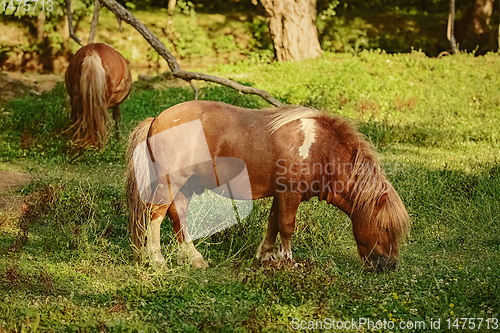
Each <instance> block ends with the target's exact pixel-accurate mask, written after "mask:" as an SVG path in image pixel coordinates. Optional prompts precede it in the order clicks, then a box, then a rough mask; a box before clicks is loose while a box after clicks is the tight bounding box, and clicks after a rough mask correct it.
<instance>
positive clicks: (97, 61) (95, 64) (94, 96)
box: [73, 52, 111, 149]
mask: <svg viewBox="0 0 500 333" xmlns="http://www.w3.org/2000/svg"><path fill="white" fill-rule="evenodd" d="M80 89H81V92H82V107H83V112H82V114H81V115H80V117H79V119H77V120H76V123H75V124H74V125H75V132H74V134H73V139H74V142H75V144H76V145H77V146H78V147H82V148H84V147H87V146H95V147H97V148H98V149H101V148H103V146H104V144H105V143H106V140H107V137H108V133H109V127H110V125H111V119H110V116H109V114H108V107H107V103H106V71H105V70H104V67H103V66H102V61H101V57H100V56H99V54H98V53H97V52H91V53H90V54H89V55H87V57H85V59H84V60H83V62H82V74H81V76H80Z"/></svg>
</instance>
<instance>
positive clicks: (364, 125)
mask: <svg viewBox="0 0 500 333" xmlns="http://www.w3.org/2000/svg"><path fill="white" fill-rule="evenodd" d="M209 71H210V73H212V74H217V75H221V76H226V77H230V78H232V79H234V80H237V81H239V82H242V83H245V84H251V85H253V86H256V87H258V88H262V89H265V90H268V91H269V92H271V93H272V94H274V95H275V96H277V97H278V98H279V99H280V100H282V101H283V102H286V103H291V104H304V105H310V106H314V107H317V108H321V109H326V110H330V111H331V112H336V113H340V114H343V115H345V116H348V117H351V118H354V119H355V120H356V121H358V122H359V127H360V129H361V131H362V132H363V133H365V134H366V135H367V136H368V137H369V138H370V140H372V142H373V143H374V144H375V146H376V147H377V149H378V151H379V152H380V155H381V159H382V163H383V164H384V167H385V168H386V171H387V174H388V177H389V179H390V180H391V182H392V183H393V185H394V187H395V188H396V190H397V191H398V193H399V194H400V196H401V198H402V199H403V201H404V202H405V204H406V207H407V209H408V212H409V213H410V215H411V217H412V220H413V227H412V233H411V235H410V237H409V238H408V239H407V240H406V242H405V243H404V244H402V246H401V250H400V251H401V266H400V269H399V270H398V271H396V272H390V273H383V274H370V273H367V272H365V271H364V270H363V268H362V267H361V263H360V261H359V259H358V256H357V252H356V246H355V242H354V238H353V236H352V232H351V225H350V221H349V219H348V218H347V217H346V216H345V214H343V213H342V212H340V211H339V210H337V209H336V208H335V207H330V206H328V205H326V204H325V203H322V202H318V201H317V200H311V201H310V202H308V203H303V204H302V205H301V206H300V209H299V212H298V213H297V230H296V233H295V235H294V236H293V250H294V254H295V256H296V257H297V258H298V259H299V260H300V262H301V263H302V265H301V266H300V267H299V268H297V269H278V270H273V269H269V268H261V267H260V266H259V263H258V262H256V260H254V259H253V256H254V253H255V250H256V248H257V246H258V244H259V242H260V240H261V238H262V234H263V232H264V231H265V227H266V223H267V222H266V218H267V215H268V213H269V209H270V205H271V201H270V200H269V199H263V200H260V201H257V202H255V204H254V205H255V209H254V211H253V212H252V214H251V215H250V216H249V217H248V218H247V219H246V220H244V221H242V222H241V223H239V224H237V225H235V226H233V227H232V228H229V229H227V230H224V231H222V232H221V233H218V234H215V235H213V236H211V237H209V238H207V239H204V240H202V241H200V242H199V244H198V246H197V247H198V249H199V251H200V252H201V253H202V254H203V255H204V257H205V258H207V259H209V260H210V267H209V268H208V269H206V270H195V269H191V268H189V267H178V266H177V265H176V261H175V255H176V253H175V248H176V246H175V245H176V243H175V241H174V239H173V235H172V230H171V228H170V226H169V223H168V221H165V222H164V226H163V233H162V240H163V248H162V250H163V253H164V255H165V256H166V259H167V261H168V262H169V267H170V268H171V270H170V271H169V272H157V271H153V270H150V269H148V268H147V267H143V266H140V265H138V264H137V263H136V262H135V261H134V260H133V257H132V252H131V249H130V247H129V244H128V238H127V231H126V225H125V222H126V211H125V204H124V202H125V201H124V187H123V179H124V178H123V177H124V151H125V148H126V140H125V139H123V140H122V141H120V142H116V141H112V142H111V143H110V144H109V145H108V147H107V148H106V150H105V151H104V152H103V153H96V152H93V151H88V152H86V153H85V154H84V155H83V156H82V157H80V158H79V159H77V160H76V161H74V162H72V161H71V158H72V154H71V145H70V143H69V142H68V141H67V140H66V138H65V137H64V135H62V134H61V131H62V129H64V128H65V126H66V125H67V122H68V119H67V112H68V110H67V107H66V105H65V90H64V87H63V86H61V85H60V86H58V87H56V88H55V89H54V90H53V91H52V92H49V93H46V94H43V95H42V96H34V95H33V96H26V97H24V98H22V99H18V100H14V101H12V102H10V103H9V104H7V105H4V106H1V107H0V128H1V131H0V158H1V162H0V169H3V170H21V171H29V172H31V173H32V174H33V175H37V176H38V177H39V178H40V180H38V181H35V182H33V183H31V184H29V185H28V186H26V187H25V188H23V189H22V190H20V191H19V192H17V193H11V194H18V195H23V196H25V197H26V198H27V200H30V201H31V202H33V205H32V207H33V208H32V211H31V212H29V214H27V215H28V217H29V218H28V219H27V220H26V222H25V223H24V224H23V223H21V222H20V221H19V220H18V219H16V218H15V216H12V215H9V214H8V211H6V210H3V211H1V210H0V213H1V214H2V215H0V298H1V299H2V300H3V301H2V302H0V327H2V329H3V330H7V331H11V330H12V331H25V332H28V331H37V330H39V331H79V330H81V331H105V332H121V331H131V332H134V331H137V332H139V331H145V332H154V331H174V332H177V331H183V332H184V331H190V332H198V331H218V332H233V331H238V332H246V331H256V332H266V331H293V329H292V320H293V318H298V319H299V320H300V321H302V320H304V321H315V320H323V319H325V318H334V319H335V320H342V321H350V320H351V319H354V320H358V319H359V318H369V319H370V320H373V321H377V320H379V319H380V320H382V321H384V320H385V321H387V322H388V321H392V322H394V323H395V327H396V328H395V329H392V331H399V329H398V328H397V327H398V325H399V323H400V322H402V321H404V322H405V323H406V322H408V321H424V322H425V325H426V329H425V330H420V331H430V322H431V321H435V320H438V319H440V320H441V328H440V330H441V331H448V321H447V320H448V319H449V323H450V324H455V323H456V324H457V325H459V327H460V328H461V327H462V325H463V324H464V323H463V319H461V318H483V322H482V326H481V328H480V329H479V330H478V331H489V330H488V328H487V326H486V325H487V322H486V320H487V319H488V320H489V322H488V324H489V325H490V330H491V329H492V328H493V325H494V322H496V321H495V320H496V319H492V318H498V317H499V312H500V307H499V304H500V289H499V288H500V286H499V282H498V280H499V273H500V267H499V262H500V259H499V258H500V236H499V235H500V206H499V204H498V203H499V202H500V142H499V137H498V133H499V132H498V128H499V124H500V94H498V88H499V87H500V77H499V76H498V75H496V73H498V72H500V60H499V59H498V56H496V55H488V56H485V57H478V58H474V57H471V56H467V55H460V56H454V57H445V58H443V59H429V58H426V57H425V56H424V55H422V54H421V53H417V52H414V53H411V54H401V55H387V54H384V53H379V52H368V51H363V52H362V53H360V55H359V56H356V57H354V56H350V55H338V54H325V56H324V57H323V58H321V59H317V60H311V61H305V62H301V63H286V64H281V63H273V64H262V65H255V64H249V63H240V64H239V65H224V66H217V67H213V68H210V69H209ZM192 95H193V94H192V91H191V90H189V89H186V88H181V87H179V88H175V87H174V88H170V89H168V90H152V89H145V90H143V89H135V90H134V91H133V93H132V94H131V97H130V98H129V99H128V100H127V101H126V102H125V103H124V104H123V107H122V130H123V133H129V132H130V131H131V130H132V128H134V126H135V125H136V124H137V123H138V122H139V121H140V120H141V119H143V118H145V117H147V116H155V115H157V114H158V113H159V112H161V111H162V110H164V109H166V108H167V107H169V106H171V105H175V104H177V103H180V102H183V101H186V100H190V99H192ZM201 98H202V99H210V100H220V101H224V102H228V103H232V104H236V105H241V106H246V107H252V108H257V107H261V106H265V105H264V102H262V101H261V100H260V99H259V98H256V97H252V96H240V95H238V94H237V93H235V92H233V91H231V90H229V89H226V88H222V87H219V86H212V85H208V86H205V87H204V88H203V90H202V95H201ZM6 198H10V197H6ZM20 228H25V229H26V228H28V229H29V234H28V242H27V244H26V245H25V246H24V247H23V248H22V249H19V250H18V251H15V252H13V251H10V250H9V248H10V247H11V245H12V244H13V243H14V242H15V241H16V239H18V238H19V236H18V232H19V230H20ZM455 320H456V321H455ZM478 323H479V320H476V321H475V325H476V329H477V325H478ZM464 325H465V327H471V326H469V325H471V324H470V321H467V322H466V323H465V324H464ZM457 327H458V326H455V327H454V326H451V328H452V329H455V330H458V329H457ZM363 330H368V329H367V327H366V326H365V327H364V329H363ZM382 331H384V330H382ZM385 331H390V330H389V329H387V330H385ZM404 331H415V330H404ZM434 331H439V330H434Z"/></svg>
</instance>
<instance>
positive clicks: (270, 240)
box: [255, 197, 278, 265]
mask: <svg viewBox="0 0 500 333" xmlns="http://www.w3.org/2000/svg"><path fill="white" fill-rule="evenodd" d="M277 235H278V199H277V198H276V197H275V198H274V199H273V205H272V206H271V213H270V214H269V220H268V224H267V232H266V236H265V237H264V239H263V240H262V242H261V243H260V245H259V247H258V248H257V253H256V254H255V257H256V258H257V259H260V262H261V263H262V264H264V265H265V264H269V263H270V262H271V261H274V260H276V256H275V254H274V245H275V244H276V236H277Z"/></svg>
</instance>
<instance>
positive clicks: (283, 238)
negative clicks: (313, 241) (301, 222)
mask: <svg viewBox="0 0 500 333" xmlns="http://www.w3.org/2000/svg"><path fill="white" fill-rule="evenodd" d="M301 201H302V194H301V193H300V192H287V193H282V194H280V195H279V196H278V203H279V205H278V230H279V232H280V251H279V252H278V257H279V258H281V259H282V260H285V261H287V262H291V263H293V256H292V235H293V232H294V231H295V216H296V215H297V209H298V208H299V204H300V202H301Z"/></svg>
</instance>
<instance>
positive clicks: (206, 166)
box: [126, 101, 410, 271]
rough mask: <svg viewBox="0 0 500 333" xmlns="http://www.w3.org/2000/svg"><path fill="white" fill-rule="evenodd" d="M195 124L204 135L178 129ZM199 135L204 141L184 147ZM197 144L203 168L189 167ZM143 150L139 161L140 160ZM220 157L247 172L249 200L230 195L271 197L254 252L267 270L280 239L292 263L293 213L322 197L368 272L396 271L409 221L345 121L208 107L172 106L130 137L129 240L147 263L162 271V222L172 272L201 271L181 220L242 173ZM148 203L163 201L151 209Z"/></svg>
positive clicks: (290, 110)
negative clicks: (170, 233)
mask: <svg viewBox="0 0 500 333" xmlns="http://www.w3.org/2000/svg"><path fill="white" fill-rule="evenodd" d="M198 122H199V123H201V128H202V130H196V129H195V127H191V128H193V129H195V130H186V129H187V128H188V127H183V126H187V125H188V124H196V123H198ZM170 130H172V132H170V133H174V134H173V136H172V135H170V136H169V135H166V136H164V137H163V138H164V139H165V138H170V139H166V140H163V141H162V140H157V139H156V138H160V139H161V135H162V133H167V132H168V131H170ZM176 131H177V132H176ZM195 132H199V133H201V134H202V135H203V136H204V138H203V139H202V140H199V139H200V138H199V137H196V138H195V139H194V140H191V139H189V138H190V137H192V136H193V135H194V136H196V133H195ZM170 141H173V142H170ZM193 142H195V143H196V142H198V143H200V142H201V144H198V146H200V145H201V146H203V145H206V146H207V147H208V151H209V153H208V152H207V153H206V155H207V156H208V157H206V158H207V159H208V160H209V162H208V163H198V164H196V163H195V162H196V161H197V160H199V155H202V154H203V151H202V150H200V149H199V147H198V146H195V145H193ZM205 142H206V143H205ZM140 147H142V148H141V149H142V150H143V151H144V152H143V153H138V151H139V148H140ZM224 158H233V159H234V160H238V161H242V162H244V164H243V167H246V169H247V172H248V180H249V182H250V189H251V191H246V192H245V191H242V192H241V193H237V192H238V189H237V188H238V186H233V193H231V197H232V198H235V199H258V198H263V197H270V196H272V197H274V201H273V204H272V208H271V214H270V216H269V223H268V229H267V234H266V236H265V238H264V240H263V241H262V243H261V244H260V246H259V248H258V250H257V258H261V260H262V262H263V263H267V262H268V261H269V260H275V259H277V258H276V255H275V252H274V247H275V242H276V236H277V234H278V232H279V233H280V236H281V237H280V238H281V244H280V249H279V252H278V253H277V256H278V257H279V258H284V259H286V260H290V261H291V260H292V246H291V236H292V234H293V232H294V229H295V215H296V212H297V208H298V206H299V204H300V202H302V201H306V200H309V199H310V198H312V197H318V198H319V199H320V200H326V201H327V202H328V203H330V204H333V205H335V206H337V207H338V208H340V209H341V210H342V211H344V212H345V213H346V214H347V215H348V216H349V217H350V218H351V220H352V226H353V232H354V237H355V239H356V242H357V248H358V253H359V255H360V257H361V259H362V261H363V263H364V264H365V265H366V266H367V268H368V269H369V270H374V271H381V270H383V269H392V268H394V267H396V264H397V262H398V256H399V254H398V241H400V240H401V239H403V238H404V237H405V235H407V234H408V232H409V230H410V219H409V216H408V214H407V212H406V209H405V207H404V205H403V202H402V201H401V199H400V197H399V195H398V194H397V193H396V191H395V189H394V188H393V187H392V186H391V184H390V183H389V182H388V180H387V179H386V177H385V176H384V174H383V171H382V170H381V168H380V165H379V161H378V157H377V155H376V153H375V151H374V148H373V147H372V145H371V144H370V143H369V142H368V141H367V140H366V139H365V137H364V136H363V135H362V134H360V133H359V132H358V131H357V130H356V129H355V127H354V126H353V125H352V124H351V123H350V122H349V121H348V120H347V119H345V118H342V117H340V116H328V115H326V114H324V113H322V112H320V111H317V110H314V109H310V108H306V107H300V106H294V107H292V106H286V107H280V108H274V109H266V110H251V109H245V108H241V107H236V106H232V105H228V104H224V103H219V102H210V101H191V102H185V103H182V104H179V105H176V106H173V107H171V108H169V109H167V110H165V111H163V112H162V113H161V114H160V115H159V116H158V117H156V118H148V119H146V120H144V121H143V122H142V123H140V124H139V125H138V126H137V127H136V128H135V130H134V131H133V133H132V134H131V136H130V141H129V146H128V152H127V161H128V167H127V190H126V192H127V193H126V194H127V204H128V209H129V213H130V214H129V232H130V235H131V241H132V243H133V245H134V246H135V247H136V249H142V254H143V255H144V254H145V255H146V257H147V258H148V259H149V260H151V262H152V263H154V264H157V265H160V266H161V265H164V263H165V259H164V258H163V256H162V254H161V251H160V225H161V222H162V220H163V219H164V217H165V215H166V214H167V213H168V215H169V216H170V218H171V219H172V222H173V228H174V231H175V233H176V236H177V239H178V241H179V243H180V244H181V245H180V249H181V251H180V253H179V256H178V263H179V264H181V263H182V262H184V260H185V259H186V256H187V257H188V259H189V260H190V261H191V263H192V264H193V265H194V266H197V267H203V266H207V264H206V262H205V261H204V260H203V258H202V256H201V254H200V253H199V252H198V251H197V250H196V249H195V248H194V246H193V243H192V242H191V241H190V237H189V234H188V233H187V230H186V215H187V211H188V206H189V198H190V197H191V195H192V193H193V192H196V193H198V194H199V193H200V192H203V190H204V188H208V189H216V188H218V187H219V186H220V184H221V183H229V182H230V181H231V179H233V178H234V177H235V176H236V175H238V174H239V173H240V172H241V170H242V169H243V167H241V165H240V166H237V163H236V164H231V163H232V162H231V163H229V164H228V163H225V162H220V163H219V161H223V159H224ZM146 159H150V160H149V164H148V162H144V161H145V160H146ZM143 162H144V163H143ZM150 162H154V163H153V164H155V166H154V167H153V168H151V163H150ZM153 173H156V175H152V174H153ZM214 174H215V177H214ZM165 176H166V177H165ZM194 178H195V179H196V181H195V182H194V184H195V185H192V184H191V180H192V179H194ZM144 179H146V180H149V179H157V181H156V183H155V182H152V185H151V188H150V193H149V194H147V195H146V196H144V195H142V196H141V191H143V190H142V189H141V188H140V186H141V185H140V184H141V183H144ZM190 184H191V185H190ZM233 185H234V184H233ZM203 187H204V188H203ZM242 188H244V187H242ZM215 191H216V190H215ZM146 192H147V191H146ZM216 192H217V191H216ZM243 192H245V193H243ZM151 194H153V195H154V196H156V198H160V199H158V200H156V199H153V200H150V198H151ZM148 196H149V197H148ZM148 198H149V199H148ZM169 198H170V199H169ZM144 247H145V249H144Z"/></svg>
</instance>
